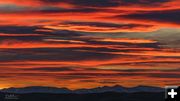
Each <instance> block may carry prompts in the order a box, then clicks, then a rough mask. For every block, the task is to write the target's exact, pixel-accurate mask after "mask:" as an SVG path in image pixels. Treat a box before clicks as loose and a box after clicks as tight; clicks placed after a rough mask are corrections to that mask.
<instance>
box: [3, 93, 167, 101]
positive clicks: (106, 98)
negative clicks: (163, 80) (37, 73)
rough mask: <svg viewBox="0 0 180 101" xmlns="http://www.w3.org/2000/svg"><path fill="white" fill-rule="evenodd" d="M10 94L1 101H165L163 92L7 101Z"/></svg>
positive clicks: (25, 96) (33, 95)
mask: <svg viewBox="0 0 180 101" xmlns="http://www.w3.org/2000/svg"><path fill="white" fill-rule="evenodd" d="M7 95H9V94H7V93H0V101H164V98H165V97H164V93H163V92H154V93H152V92H151V93H150V92H138V93H115V92H107V93H89V94H51V93H28V94H15V95H14V96H15V97H16V96H17V98H18V99H10V100H9V99H7V98H6V97H5V96H7Z"/></svg>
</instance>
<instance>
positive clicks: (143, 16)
mask: <svg viewBox="0 0 180 101" xmlns="http://www.w3.org/2000/svg"><path fill="white" fill-rule="evenodd" d="M114 18H127V19H134V20H145V21H156V22H163V23H174V24H180V20H179V18H180V9H176V10H165V11H149V12H139V13H133V14H129V15H119V16H115V17H114Z"/></svg>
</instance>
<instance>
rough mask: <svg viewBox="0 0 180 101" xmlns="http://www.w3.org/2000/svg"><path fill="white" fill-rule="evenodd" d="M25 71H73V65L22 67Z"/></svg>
mask: <svg viewBox="0 0 180 101" xmlns="http://www.w3.org/2000/svg"><path fill="white" fill-rule="evenodd" d="M22 70H26V71H42V72H64V71H75V69H74V67H37V68H26V69H22Z"/></svg>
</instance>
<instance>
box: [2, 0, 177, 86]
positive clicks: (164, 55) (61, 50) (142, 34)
mask: <svg viewBox="0 0 180 101" xmlns="http://www.w3.org/2000/svg"><path fill="white" fill-rule="evenodd" d="M179 5H180V1H179V0H0V16H1V17H0V89H1V88H8V87H26V86H53V87H66V88H69V89H81V88H95V87H100V86H114V85H122V86H125V87H134V86H139V85H146V86H158V87H164V86H168V85H180V82H179V81H180V45H179V43H180V19H179V18H180V6H179Z"/></svg>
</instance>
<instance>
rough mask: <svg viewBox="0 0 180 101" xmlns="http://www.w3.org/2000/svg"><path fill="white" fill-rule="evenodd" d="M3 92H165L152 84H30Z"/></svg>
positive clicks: (3, 90)
mask: <svg viewBox="0 0 180 101" xmlns="http://www.w3.org/2000/svg"><path fill="white" fill-rule="evenodd" d="M0 91H1V92H7V93H60V94H62V93H63V94H67V93H77V94H87V93H104V92H118V93H123V92H125V93H134V92H163V88H159V87H151V86H142V85H140V86H136V87H132V88H127V87H123V86H120V85H115V86H112V87H109V86H103V87H97V88H92V89H77V90H69V89H67V88H57V87H46V86H30V87H23V88H13V87H12V88H7V89H2V90H0Z"/></svg>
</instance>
